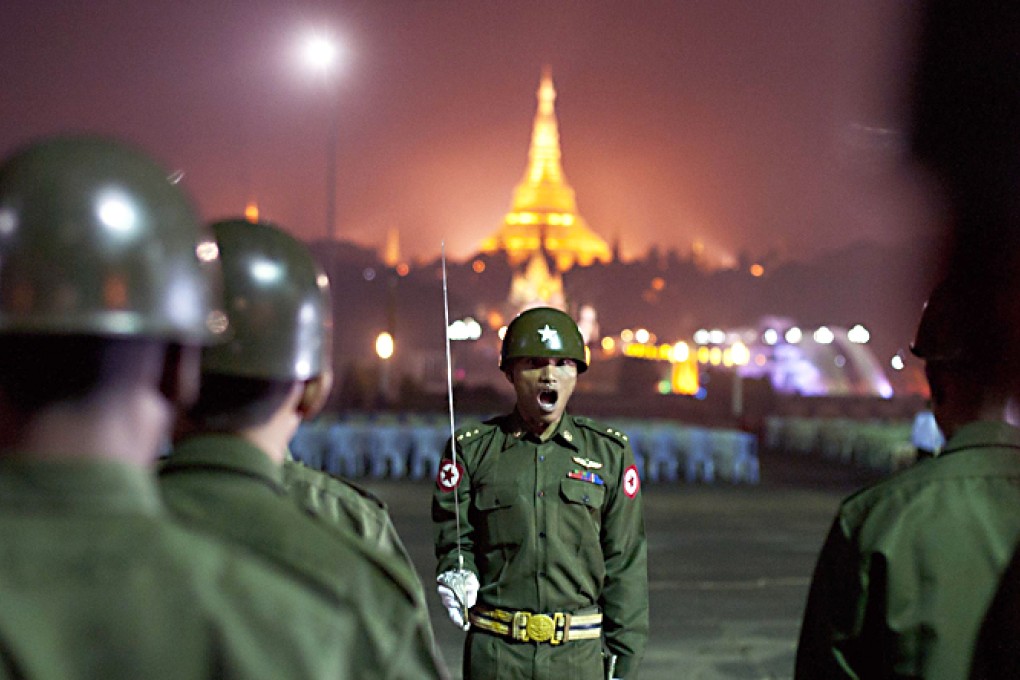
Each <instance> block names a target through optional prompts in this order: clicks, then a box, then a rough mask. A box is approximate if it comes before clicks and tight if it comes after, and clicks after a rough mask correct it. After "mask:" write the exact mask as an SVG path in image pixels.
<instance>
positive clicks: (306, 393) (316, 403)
mask: <svg viewBox="0 0 1020 680" xmlns="http://www.w3.org/2000/svg"><path fill="white" fill-rule="evenodd" d="M332 388H333V371H332V370H326V371H323V372H322V373H320V374H319V375H317V376H315V377H314V378H312V379H311V380H306V381H305V383H304V386H303V388H302V392H301V401H299V402H298V407H297V409H298V413H299V414H300V415H301V417H302V418H303V419H304V420H308V419H310V418H313V417H315V415H316V414H318V412H319V411H321V410H322V407H323V406H325V405H326V400H327V399H329V392H330V390H331V389H332Z"/></svg>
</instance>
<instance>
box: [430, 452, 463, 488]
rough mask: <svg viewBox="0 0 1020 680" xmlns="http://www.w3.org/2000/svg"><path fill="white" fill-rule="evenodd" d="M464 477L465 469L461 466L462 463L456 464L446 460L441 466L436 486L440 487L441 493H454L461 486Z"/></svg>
mask: <svg viewBox="0 0 1020 680" xmlns="http://www.w3.org/2000/svg"><path fill="white" fill-rule="evenodd" d="M463 477H464V468H462V467H461V466H460V463H454V462H453V461H452V460H450V459H446V460H444V461H443V462H442V464H441V465H440V466H439V474H438V475H436V486H438V487H439V490H440V491H453V490H454V489H456V488H457V486H458V485H459V484H460V480H461V478H463Z"/></svg>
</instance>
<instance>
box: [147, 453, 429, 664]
mask: <svg viewBox="0 0 1020 680" xmlns="http://www.w3.org/2000/svg"><path fill="white" fill-rule="evenodd" d="M282 475H283V473H282V470H281V468H280V466H279V465H276V464H275V463H273V462H272V461H271V460H270V459H269V457H268V456H266V455H265V454H264V453H263V452H262V451H260V450H259V449H257V448H256V447H254V446H252V445H251V444H249V443H248V442H246V441H245V440H243V439H241V438H239V437H235V436H230V435H200V436H196V437H191V438H188V439H186V440H185V441H183V442H181V443H180V444H179V445H178V446H176V447H175V448H174V450H173V451H172V452H171V454H170V456H169V458H167V459H166V460H165V461H164V463H163V465H162V466H161V467H160V471H159V483H160V488H161V491H162V493H163V497H164V499H165V502H166V504H167V506H168V507H169V508H170V510H171V512H172V513H173V514H174V515H175V516H176V517H178V518H179V519H180V521H182V522H183V523H184V524H185V525H187V526H189V527H192V528H195V529H197V530H200V531H204V532H208V533H209V534H211V535H214V536H216V537H219V538H222V539H224V540H227V541H229V542H231V543H233V544H235V545H238V546H241V547H243V548H244V549H247V550H249V551H251V553H253V554H254V555H257V556H258V557H259V558H261V559H263V560H265V561H267V562H269V563H270V564H272V565H274V566H275V567H277V568H279V569H281V570H282V571H283V572H284V573H287V574H289V575H290V576H292V577H293V578H295V579H296V580H297V581H299V582H301V583H303V584H304V585H305V586H306V587H308V588H309V589H311V590H312V591H313V592H315V593H317V594H318V595H319V596H320V597H323V598H324V599H325V600H326V601H328V602H330V603H332V605H333V611H334V615H335V617H336V618H338V619H339V620H340V621H342V622H343V624H344V625H345V626H346V628H347V632H348V637H347V640H346V641H345V647H344V652H345V654H347V655H349V657H350V658H351V659H352V662H353V665H354V668H355V669H356V672H355V673H354V675H352V676H351V677H356V678H438V677H448V674H447V671H446V669H445V666H444V665H443V663H442V661H441V660H440V659H439V658H438V657H437V655H436V650H435V646H434V644H433V636H432V631H431V624H430V623H429V620H428V613H427V611H425V610H424V608H423V607H422V606H421V605H420V602H419V600H418V598H417V596H416V594H415V591H414V589H413V587H412V585H411V584H410V583H409V581H408V579H407V575H406V573H405V572H404V570H403V569H402V568H397V569H394V568H392V567H391V566H390V565H389V564H388V562H390V561H391V560H390V559H389V558H388V557H387V556H386V555H382V554H379V553H377V552H376V551H374V550H372V549H371V548H370V547H369V546H368V545H367V544H366V543H365V542H364V541H363V540H361V539H360V538H358V537H356V536H354V535H348V534H345V533H343V532H340V531H337V530H336V528H335V527H333V526H329V525H327V524H325V523H323V522H322V521H321V520H319V519H317V518H315V517H311V516H309V515H307V514H306V513H305V512H304V511H303V510H302V509H301V508H300V507H299V506H298V505H297V503H295V502H294V500H293V498H291V497H290V496H289V495H288V494H287V491H286V490H285V489H284V487H283V483H282Z"/></svg>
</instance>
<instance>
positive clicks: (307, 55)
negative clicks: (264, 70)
mask: <svg viewBox="0 0 1020 680" xmlns="http://www.w3.org/2000/svg"><path fill="white" fill-rule="evenodd" d="M339 58H340V49H339V47H338V46H337V43H336V41H335V40H333V39H332V38H330V37H327V36H324V35H313V36H310V37H309V38H308V39H307V40H306V41H305V44H304V59H305V63H306V64H307V65H308V66H309V67H310V68H311V69H313V70H314V71H316V72H318V73H319V75H320V77H321V78H322V81H323V84H324V87H325V88H326V89H327V91H328V92H327V95H328V97H329V109H330V111H329V118H330V120H329V130H328V133H327V136H326V238H327V239H328V240H329V241H331V242H332V241H335V240H336V154H337V146H338V144H339V137H340V107H339V102H338V101H337V99H338V97H337V92H336V86H335V83H334V82H333V76H334V74H335V71H336V66H337V62H338V61H339Z"/></svg>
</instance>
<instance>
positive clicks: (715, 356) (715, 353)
mask: <svg viewBox="0 0 1020 680" xmlns="http://www.w3.org/2000/svg"><path fill="white" fill-rule="evenodd" d="M708 363H710V364H712V365H713V366H718V365H719V364H721V363H722V348H721V347H713V348H712V349H710V350H709V351H708Z"/></svg>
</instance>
